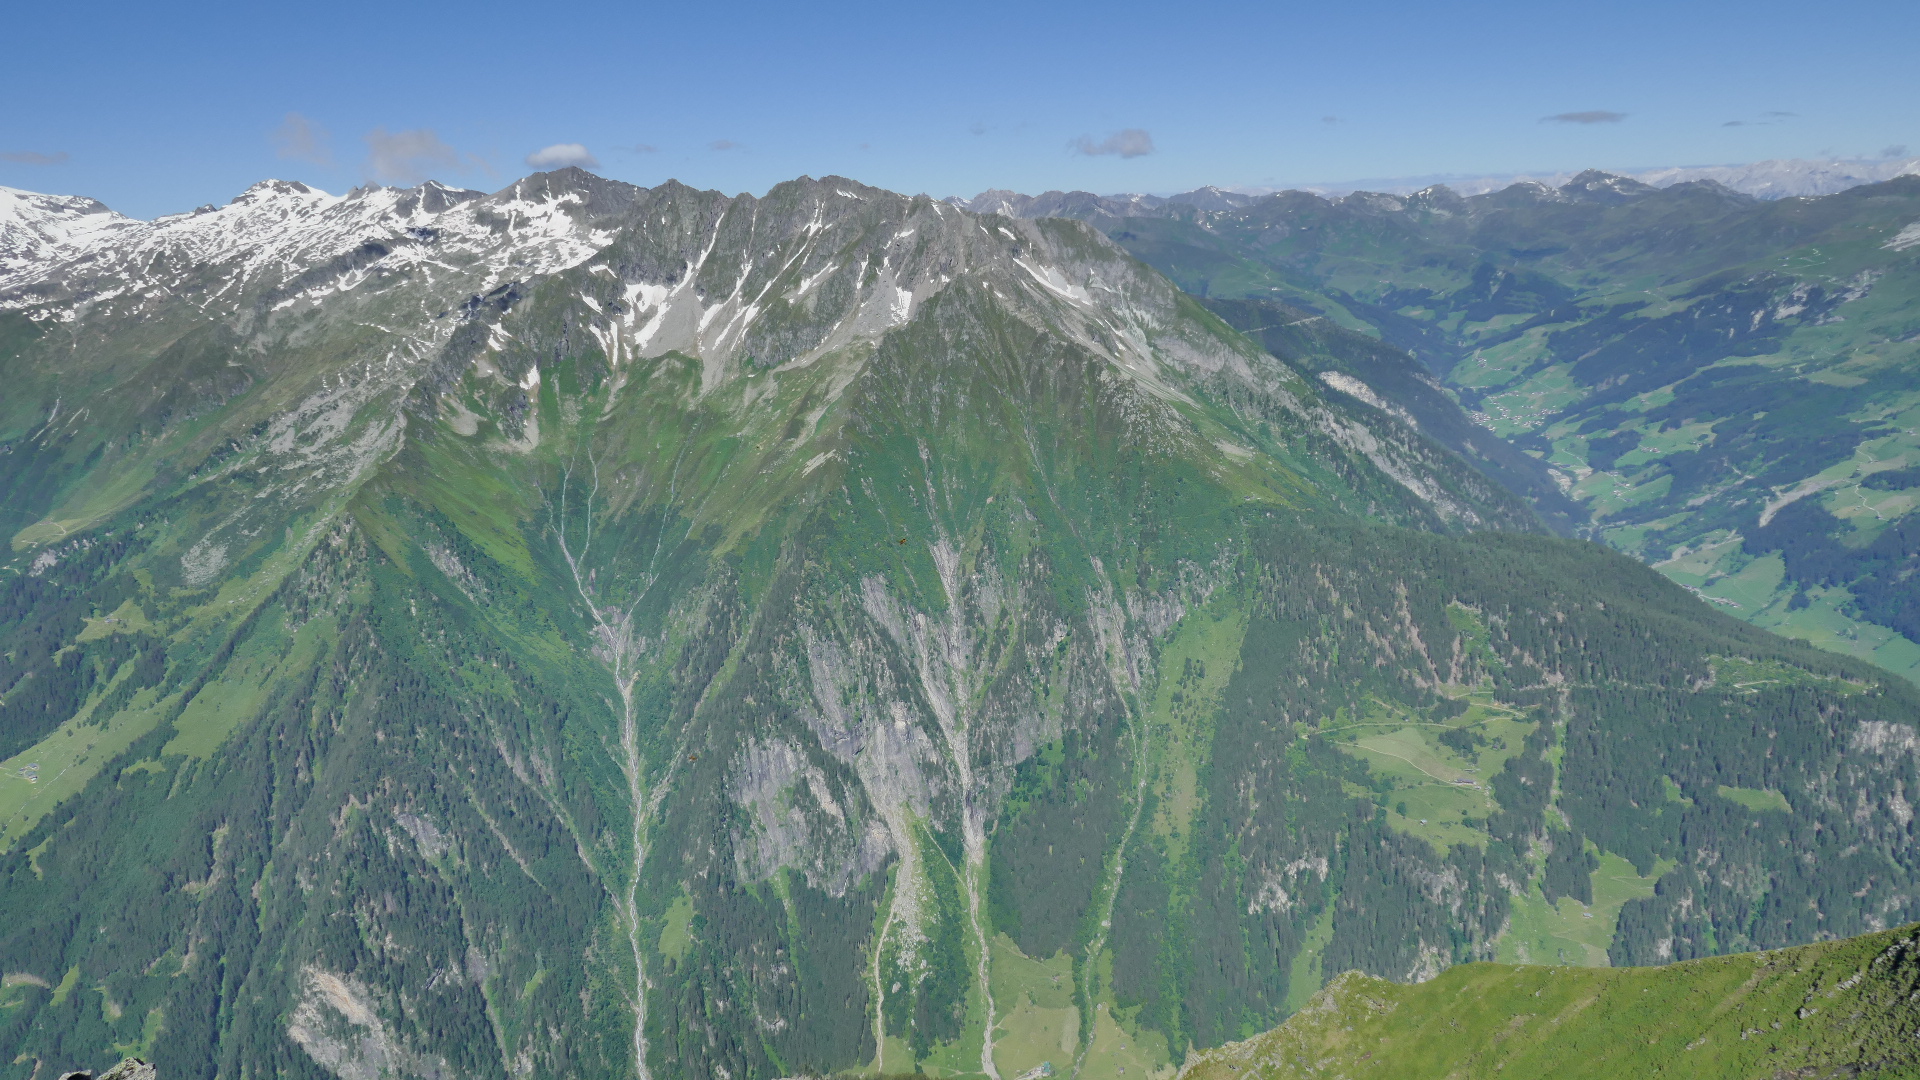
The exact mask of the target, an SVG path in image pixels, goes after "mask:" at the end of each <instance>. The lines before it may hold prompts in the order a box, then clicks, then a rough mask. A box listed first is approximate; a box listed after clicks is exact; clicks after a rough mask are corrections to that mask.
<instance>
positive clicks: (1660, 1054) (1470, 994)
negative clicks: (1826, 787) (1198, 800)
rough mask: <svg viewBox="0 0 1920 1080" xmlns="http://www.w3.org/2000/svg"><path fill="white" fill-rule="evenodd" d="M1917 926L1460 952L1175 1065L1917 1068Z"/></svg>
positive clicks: (1223, 1073) (1524, 1075) (1204, 1073)
mask: <svg viewBox="0 0 1920 1080" xmlns="http://www.w3.org/2000/svg"><path fill="white" fill-rule="evenodd" d="M1916 929H1920V928H1916V927H1913V926H1908V927H1904V928H1902V929H1899V930H1888V931H1883V932H1881V933H1877V934H1867V935H1864V936H1861V937H1856V938H1849V939H1846V940H1844V941H1831V942H1823V943H1821V944H1818V945H1804V946H1800V947H1798V948H1792V949H1781V950H1778V951H1774V952H1760V953H1750V954H1747V955H1745V956H1730V957H1724V958H1718V959H1712V960H1693V961H1689V962H1687V963H1684V964H1673V965H1671V966H1668V967H1660V968H1615V969H1612V970H1607V971H1596V970H1589V969H1567V968H1547V967H1509V966H1506V965H1499V964H1468V965H1463V966H1461V967H1457V968H1454V969H1452V970H1450V971H1448V972H1446V973H1445V974H1443V975H1441V976H1440V977H1439V978H1437V979H1435V980H1433V981H1432V982H1428V983H1423V984H1421V985H1419V986H1398V985H1395V984H1393V983H1390V982H1386V981H1385V980H1382V979H1375V978H1369V977H1367V976H1364V975H1357V974H1350V975H1345V976H1342V977H1341V978H1339V979H1338V980H1336V981H1335V982H1334V983H1333V984H1332V985H1331V986H1329V987H1327V989H1325V990H1324V991H1322V992H1321V993H1320V996H1319V997H1317V998H1315V999H1314V1000H1313V1002H1312V1003H1311V1004H1309V1005H1308V1006H1307V1007H1306V1008H1305V1009H1303V1010H1301V1011H1300V1012H1299V1013H1298V1014H1296V1015H1295V1016H1294V1017H1293V1018H1292V1019H1290V1020H1288V1021H1287V1022H1286V1023H1285V1024H1283V1025H1281V1026H1280V1027H1279V1028H1277V1029H1275V1030H1273V1031H1270V1032H1267V1033H1266V1034H1264V1035H1259V1036H1256V1037H1255V1038H1252V1039H1249V1040H1247V1041H1246V1042H1242V1043H1235V1044H1232V1045H1230V1046H1224V1047H1221V1048H1219V1049H1218V1050H1213V1051H1209V1052H1207V1053H1205V1054H1202V1055H1199V1056H1198V1057H1197V1058H1196V1059H1195V1060H1194V1061H1191V1062H1189V1063H1188V1064H1187V1066H1186V1067H1185V1068H1184V1069H1183V1070H1182V1071H1181V1074H1180V1075H1181V1077H1182V1078H1183V1080H1249V1078H1257V1080H1269V1078H1272V1080H1281V1078H1292V1077H1312V1076H1346V1077H1356V1078H1358V1077H1371V1076H1380V1077H1388V1076H1390V1077H1396V1078H1405V1080H1416V1078H1426V1077H1432V1078H1436V1080H1437V1078H1440V1077H1455V1076H1457V1077H1467V1076H1496V1075H1497V1076H1500V1077H1513V1078H1515V1080H1529V1078H1533V1077H1541V1078H1545V1077H1556V1078H1557V1077H1567V1078H1579V1077H1595V1078H1603V1077H1617V1076H1687V1077H1698V1078H1700V1080H1711V1078H1718V1077H1730V1078H1731V1077H1741V1078H1745V1077H1753V1076H1804V1077H1901V1076H1912V1075H1914V1074H1915V1072H1916V1071H1920V1040H1916V1039H1915V1038H1914V1030H1915V1028H1916V1027H1917V1026H1920V1006H1917V1005H1916V1004H1915V999H1916V997H1920V941H1916V938H1915V931H1916Z"/></svg>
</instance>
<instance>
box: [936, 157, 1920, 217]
mask: <svg viewBox="0 0 1920 1080" xmlns="http://www.w3.org/2000/svg"><path fill="white" fill-rule="evenodd" d="M1894 150H1895V151H1896V153H1894V154H1893V155H1892V156H1887V157H1879V158H1849V159H1813V160H1809V159H1805V158H1775V159H1770V160H1767V161H1756V162H1753V163H1751V164H1746V165H1676V166H1668V167H1664V168H1658V169H1633V170H1627V171H1625V172H1621V173H1617V174H1615V175H1620V176H1625V177H1627V178H1629V179H1632V180H1637V181H1639V182H1641V183H1643V184H1647V185H1649V186H1652V187H1671V186H1673V185H1675V184H1685V183H1696V182H1700V181H1711V182H1713V183H1716V184H1720V185H1722V186H1724V187H1726V188H1728V189H1729V190H1732V191H1736V192H1739V193H1740V194H1742V195H1751V196H1753V197H1755V198H1758V199H1791V198H1811V197H1816V196H1820V195H1833V194H1836V193H1838V192H1842V191H1845V190H1847V189H1848V188H1853V187H1859V186H1860V185H1862V184H1878V183H1882V182H1885V181H1887V180H1897V179H1899V178H1900V177H1903V176H1920V157H1905V156H1903V155H1904V154H1905V148H1903V147H1895V148H1894ZM1578 175H1579V171H1566V172H1541V173H1500V174H1497V175H1491V176H1475V175H1472V174H1449V173H1432V174H1429V175H1426V176H1397V177H1378V178H1374V179H1368V180H1351V181H1347V182H1345V183H1339V184H1305V185H1301V186H1300V187H1298V188H1286V189H1282V188H1273V187H1237V188H1217V187H1203V188H1197V189H1195V190H1193V191H1188V192H1182V193H1180V194H1177V195H1170V196H1161V195H1090V194H1089V193H1087V192H1082V191H1075V192H1061V191H1050V192H1047V193H1046V195H1042V196H1037V197H1036V196H1030V195H1021V194H1019V193H1018V192H1013V191H1005V190H995V191H985V192H982V193H980V194H979V195H977V196H975V197H974V198H972V199H961V198H957V197H956V198H950V199H948V200H947V201H948V202H950V203H953V204H955V205H957V206H961V207H965V208H967V209H970V210H977V211H981V212H992V213H1006V212H1013V213H1015V214H1016V216H1023V217H1025V216H1046V215H1034V214H1031V213H1027V212H1025V211H1026V210H1027V209H1028V207H1027V202H1028V201H1029V200H1035V199H1038V200H1040V201H1042V202H1044V201H1045V200H1047V199H1049V198H1054V199H1060V198H1067V199H1071V200H1073V201H1076V202H1079V201H1084V199H1104V200H1109V201H1110V202H1112V203H1114V204H1119V203H1125V202H1131V203H1134V204H1136V205H1137V206H1140V207H1144V208H1147V209H1153V208H1156V207H1159V206H1161V205H1164V204H1166V203H1188V204H1190V205H1198V206H1200V207H1201V208H1202V209H1206V210H1222V209H1228V208H1229V207H1235V208H1237V207H1239V206H1245V205H1247V204H1249V203H1251V202H1253V201H1254V200H1256V199H1258V198H1261V197H1263V196H1267V195H1274V194H1279V193H1281V192H1282V191H1292V190H1298V191H1305V192H1308V193H1309V194H1313V195H1320V196H1324V197H1327V198H1337V197H1341V196H1346V195H1353V194H1356V193H1372V194H1389V195H1412V194H1415V193H1416V192H1420V191H1424V190H1426V189H1427V188H1430V187H1436V186H1444V187H1446V188H1447V189H1448V190H1450V191H1453V192H1455V193H1456V194H1460V195H1486V194H1489V193H1492V192H1496V191H1503V190H1505V189H1507V188H1510V187H1512V186H1513V185H1515V184H1540V185H1542V186H1545V187H1553V188H1557V187H1559V186H1561V185H1562V184H1565V183H1566V182H1567V181H1569V180H1572V179H1573V178H1574V177H1575V176H1578ZM1062 216H1069V217H1077V216H1079V215H1078V214H1071V213H1070V214H1065V215H1062Z"/></svg>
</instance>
